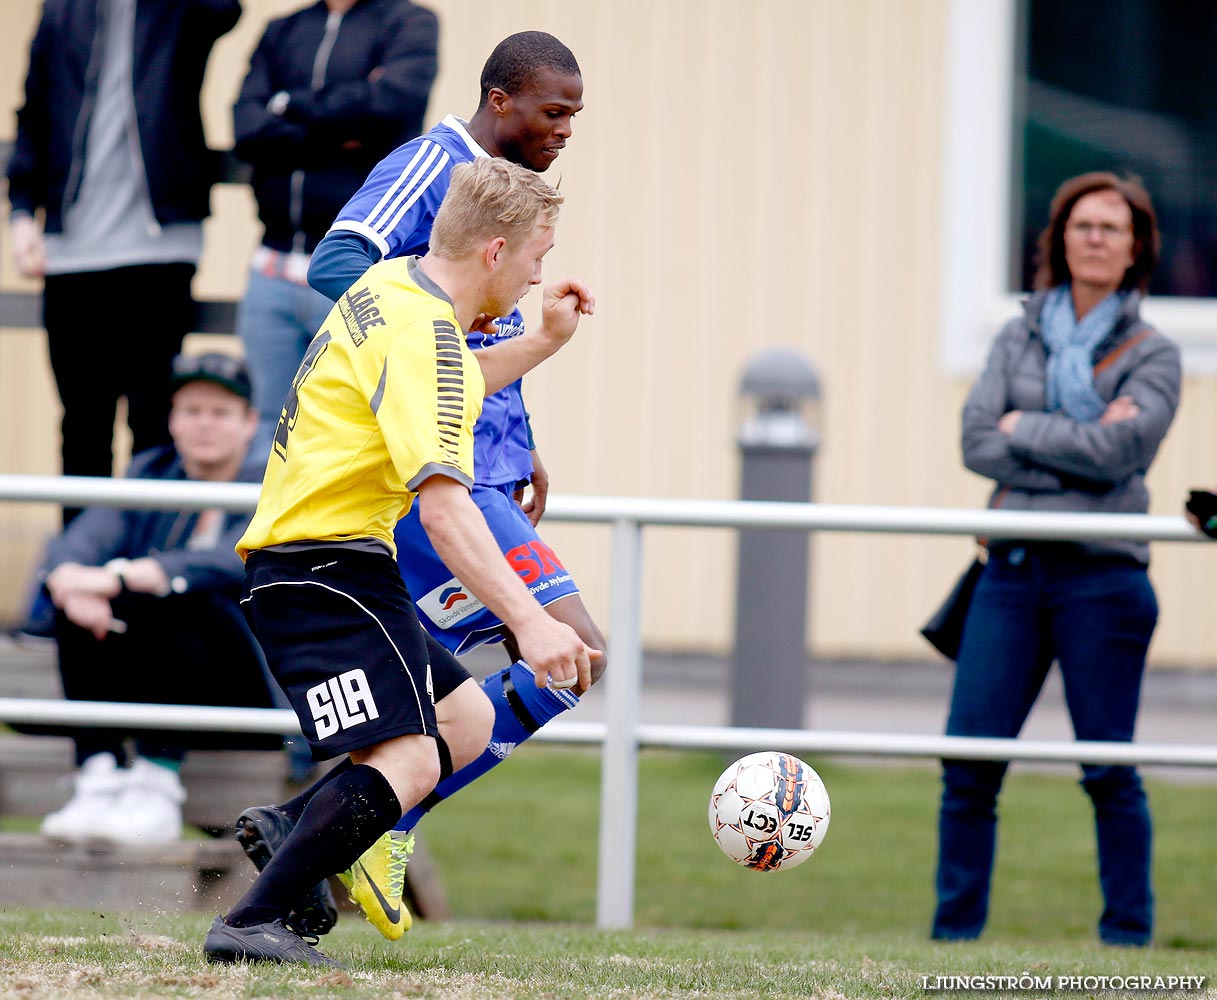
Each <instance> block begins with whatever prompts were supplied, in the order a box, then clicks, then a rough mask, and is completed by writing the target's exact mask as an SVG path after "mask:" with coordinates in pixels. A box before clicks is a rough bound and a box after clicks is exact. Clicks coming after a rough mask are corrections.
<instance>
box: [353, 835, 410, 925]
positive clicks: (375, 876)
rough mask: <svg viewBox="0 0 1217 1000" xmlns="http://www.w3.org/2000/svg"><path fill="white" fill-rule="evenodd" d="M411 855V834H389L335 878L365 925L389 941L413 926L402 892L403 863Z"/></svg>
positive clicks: (404, 880) (403, 886)
mask: <svg viewBox="0 0 1217 1000" xmlns="http://www.w3.org/2000/svg"><path fill="white" fill-rule="evenodd" d="M413 851H414V834H413V833H400V832H398V831H397V830H390V831H389V832H388V833H385V834H382V835H381V837H380V839H379V840H378V841H376V843H375V844H373V845H372V846H371V847H369V848H368V849H367V850H366V851H364V852H363V854H362V855H360V858H359V860H358V861H356V862H355V864H353V865H352V866H351V867H350V868H349V869H348V870H347V871H344V872H339V874H338V878H339V879H340V880H341V882H342V884H343V885H345V886H346V887H347V889H348V890H349V891H350V894H351V902H352V903H354V904H355V905H356V906H358V907H359V908H360V909H361V910H363V915H364V917H366V918H367V921H368V923H370V924H371V925H372V926H373V927H375V928H376V929H377V930H378V931H380V933H381V934H383V935H384V936H385V937H387V938H388V939H389V940H390V941H396V940H398V939H399V938H400V937H401V936H402V935H403V934H405V933H406V931H408V930H409V929H410V925H411V924H412V923H413V922H414V920H413V918H412V917H411V916H410V911H409V910H408V909H407V908H406V904H405V903H403V902H402V900H401V896H402V891H403V890H404V889H405V884H406V862H407V861H408V860H409V859H410V855H411V853H413Z"/></svg>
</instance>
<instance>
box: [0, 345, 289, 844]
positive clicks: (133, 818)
mask: <svg viewBox="0 0 1217 1000" xmlns="http://www.w3.org/2000/svg"><path fill="white" fill-rule="evenodd" d="M172 386H173V388H172V391H173V398H172V409H171V412H170V416H169V432H170V434H171V436H172V438H173V444H172V445H165V446H163V447H159V448H152V449H149V450H148V451H145V452H142V453H140V454H138V455H135V456H134V457H133V458H132V460H131V464H130V467H129V469H128V470H127V478H136V479H167V480H174V479H176V480H200V481H212V482H233V481H241V482H258V481H260V480H261V478H262V468H261V464H260V463H259V464H256V465H255V464H254V463H252V462H247V461H246V452H247V450H248V447H249V443H250V441H251V440H252V438H253V434H254V431H255V428H256V427H257V414H256V412H255V411H254V410H253V408H252V407H251V405H250V380H249V375H248V373H247V372H246V370H245V367H244V365H243V364H242V363H241V361H239V360H238V359H236V358H232V357H229V356H228V355H224V354H202V355H199V356H196V357H191V356H187V355H181V356H179V357H178V358H176V359H175V361H174V366H173V376H172ZM248 522H249V516H248V515H246V514H234V513H225V512H224V511H221V510H218V509H209V510H203V511H180V510H119V509H118V508H115V507H91V508H89V509H87V510H86V511H85V512H84V513H83V514H82V515H81V516H80V517H78V518H76V520H74V521H73V522H72V524H71V525H70V526H69V527H68V528H67V529H66V530H65V531H64V532H63V533H62V534H61V535H59V536H58V537H56V538H55V539H54V540H53V541H52V542H51V544H50V546H49V548H48V552H47V558H46V562H45V564H44V566H43V572H42V584H43V587H44V588H45V594H46V595H47V596H49V598H50V600H51V602H53V604H54V607H55V622H54V635H55V639H56V641H57V643H58V649H59V654H58V655H59V672H60V676H61V678H62V681H63V694H64V697H65V698H67V699H68V700H71V701H119V702H121V701H128V702H151V703H158V704H187V705H239V706H249V707H259V708H264V707H270V706H272V705H273V703H274V702H273V699H272V698H271V694H270V689H269V687H268V681H267V677H268V675H267V674H266V672H265V670H264V667H263V665H262V660H261V653H260V651H259V649H258V646H257V644H256V642H254V640H253V638H252V636H251V634H250V633H249V631H248V628H247V626H246V625H245V621H244V617H243V615H242V614H241V610H240V606H239V604H238V601H239V598H240V594H241V583H242V565H241V560H240V559H239V558H238V557H237V554H236V552H235V550H234V545H235V543H236V540H237V539H238V538H239V537H240V536H241V534H242V533H243V532H244V530H245V528H246V526H247V524H248ZM20 728H21V730H22V731H23V732H37V733H41V734H46V733H57V734H64V733H66V734H67V735H71V736H72V737H73V738H74V740H75V743H76V764H77V767H78V771H77V773H76V776H75V794H74V795H73V797H72V799H71V800H70V801H69V802H68V803H67V805H65V806H64V807H63V808H62V809H60V810H58V811H57V812H54V813H51V815H49V816H47V817H46V818H45V820H44V821H43V823H42V832H43V833H44V834H46V835H47V836H50V837H56V838H58V839H62V840H68V841H80V840H87V839H92V838H100V839H107V840H115V841H122V842H124V843H126V842H133V841H134V842H142V843H157V842H164V841H169V840H176V839H177V838H178V836H179V835H180V833H181V829H182V802H183V801H184V800H185V797H186V793H185V791H184V789H183V788H182V783H181V781H180V779H179V777H178V768H179V767H180V765H181V762H182V758H183V756H184V754H185V751H186V749H187V748H195V747H204V746H206V747H220V748H229V749H237V748H240V749H246V748H250V747H253V746H265V747H267V748H271V747H275V746H279V745H281V738H272V739H268V738H267V737H255V738H251V737H248V736H237V735H235V734H232V733H198V732H195V731H190V732H189V733H187V732H185V731H177V732H173V731H166V732H151V731H140V732H133V731H132V730H131V729H130V728H129V727H127V728H112V729H105V728H81V729H72V730H65V729H64V728H63V727H50V726H38V727H34V726H22V727H20ZM128 738H132V739H133V742H134V750H135V755H134V757H133V759H132V760H131V763H130V766H129V767H128V766H125V764H126V753H125V744H126V741H127V739H128Z"/></svg>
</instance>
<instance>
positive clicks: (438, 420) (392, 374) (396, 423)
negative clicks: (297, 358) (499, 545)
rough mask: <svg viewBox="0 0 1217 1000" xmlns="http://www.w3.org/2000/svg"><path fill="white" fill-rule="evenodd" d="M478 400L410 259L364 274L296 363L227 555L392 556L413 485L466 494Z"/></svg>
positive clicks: (453, 329)
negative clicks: (330, 546) (366, 542)
mask: <svg viewBox="0 0 1217 1000" xmlns="http://www.w3.org/2000/svg"><path fill="white" fill-rule="evenodd" d="M485 391H486V384H485V382H484V380H483V379H482V370H481V368H480V366H479V365H478V362H477V359H476V358H475V357H474V356H473V354H472V352H471V351H470V350H469V348H468V346H467V345H466V344H465V333H464V331H463V330H462V329H461V327H460V324H458V323H457V321H456V315H455V314H454V313H453V310H452V303H451V302H450V301H449V299H448V297H447V296H446V295H445V294H444V292H443V291H442V290H441V289H440V288H439V286H437V285H436V284H435V283H434V282H433V281H431V280H430V279H429V278H428V277H427V276H426V274H424V273H423V271H422V269H421V268H419V266H418V263H417V258H414V257H399V258H395V259H393V260H386V261H381V262H380V263H379V264H376V265H374V266H373V267H371V268H369V269H368V271H367V272H366V273H365V274H364V275H363V277H362V278H360V279H359V281H357V282H355V284H354V285H352V286H351V288H350V290H349V291H348V292H347V293H346V294H345V295H344V296H343V297H342V298H341V299H339V300H338V302H337V303H336V304H335V305H334V308H333V309H331V310H330V314H329V315H328V316H327V317H326V319H325V323H324V324H323V325H322V327H321V330H320V331H318V333H317V335H316V336H315V337H314V338H313V341H312V343H311V344H310V345H309V348H308V351H307V352H306V353H305V356H304V360H303V361H302V362H301V363H300V369H299V370H298V371H297V372H296V378H295V380H294V381H293V383H292V388H291V392H289V393H288V396H287V400H286V401H285V402H284V404H283V410H282V412H281V414H280V416H279V424H278V427H277V428H276V430H275V441H274V446H273V447H272V449H271V454H270V457H269V458H268V459H267V464H266V476H265V478H264V479H263V482H262V493H261V496H260V497H259V499H258V509H257V512H256V513H255V514H254V517H253V520H252V521H251V522H250V525H249V528H248V530H247V531H246V532H245V534H244V535H243V536H242V538H241V540H240V541H239V542H238V543H237V552H238V553H239V554H240V555H241V557H242V558H244V557H245V556H246V555H247V554H248V553H249V552H250V551H252V550H253V549H261V548H266V547H267V546H270V545H282V544H285V543H289V542H300V541H347V540H350V539H356V538H374V539H378V540H380V541H382V542H384V544H385V545H386V546H388V550H389V551H390V552H392V553H394V554H396V548H395V546H394V544H393V527H394V525H396V524H397V521H398V520H399V519H400V518H401V517H402V515H403V514H405V512H406V511H407V510H409V509H410V504H411V502H412V501H413V499H414V497H415V495H416V494H415V491H416V489H417V488H418V485H419V484H420V483H422V482H423V481H424V480H425V479H427V478H428V477H429V476H432V475H437V474H438V475H443V476H448V477H450V478H452V479H455V480H457V481H458V482H461V483H464V484H465V485H466V486H470V487H471V486H472V485H473V425H474V423H475V422H476V421H477V418H478V415H479V414H480V413H481V410H482V398H483V396H484V395H485Z"/></svg>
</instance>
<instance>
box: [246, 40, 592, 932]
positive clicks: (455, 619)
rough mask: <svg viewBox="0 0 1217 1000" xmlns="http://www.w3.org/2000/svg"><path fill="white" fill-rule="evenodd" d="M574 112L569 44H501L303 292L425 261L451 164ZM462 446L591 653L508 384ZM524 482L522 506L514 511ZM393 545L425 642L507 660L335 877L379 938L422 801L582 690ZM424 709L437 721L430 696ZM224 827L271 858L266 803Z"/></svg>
mask: <svg viewBox="0 0 1217 1000" xmlns="http://www.w3.org/2000/svg"><path fill="white" fill-rule="evenodd" d="M582 108H583V78H582V74H581V73H580V70H579V64H578V62H577V61H576V60H575V57H574V55H573V54H572V53H571V51H570V49H568V48H567V47H566V46H565V45H563V44H562V42H560V41H559V40H558V39H556V38H554V37H553V36H552V35H549V34H546V33H545V32H540V31H525V32H520V33H518V34H515V35H511V36H509V37H508V38H506V39H504V40H503V41H502V42H500V43H499V44H498V45H497V46H496V47H495V49H494V51H493V52H492V53H491V54H490V57H489V58H488V59H487V61H486V64H485V66H484V67H483V69H482V76H481V96H480V100H479V104H478V108H477V111H476V112H475V113H474V115H473V117H472V118H470V119H469V120H468V121H463V120H462V119H460V118H457V117H455V116H453V115H449V116H448V117H446V118H445V119H444V120H443V121H442V122H440V123H439V124H438V125H436V126H435V127H434V128H432V129H431V130H430V131H429V132H427V133H426V134H424V135H422V136H420V137H418V138H417V139H414V140H412V141H410V142H407V143H406V144H404V145H402V146H399V147H398V148H397V149H396V150H394V151H393V152H392V153H390V154H389V155H388V156H387V157H385V158H384V159H383V160H382V161H381V162H380V163H379V164H378V165H377V166H376V167H375V168H374V169H373V171H372V173H371V174H370V175H369V176H368V179H367V180H366V181H365V182H364V185H363V187H362V188H360V190H359V191H358V192H356V193H355V194H354V195H353V196H352V197H351V199H350V201H348V203H347V205H346V207H345V208H343V210H342V211H341V212H340V213H339V215H338V218H337V220H336V221H335V222H334V224H333V226H332V227H331V229H330V231H329V233H328V234H327V235H326V236H325V238H324V239H322V241H321V242H320V243H319V244H318V245H317V248H316V250H315V251H314V253H313V257H312V262H311V264H310V266H309V272H308V279H309V283H310V284H311V285H312V286H313V287H314V288H316V289H317V290H318V291H320V292H323V293H324V294H326V295H328V296H329V297H330V298H332V299H335V300H337V299H338V298H339V296H341V295H342V294H343V293H344V292H346V290H347V289H348V288H349V287H350V286H351V284H352V283H353V282H354V281H355V280H356V279H357V278H359V277H360V276H361V275H362V274H363V272H364V271H365V270H366V269H367V268H368V267H370V266H371V265H372V264H374V263H376V262H377V261H378V260H381V259H382V258H386V257H400V256H405V255H411V254H417V253H425V252H426V250H427V247H428V242H429V240H430V237H431V225H432V222H433V221H434V219H435V213H436V211H437V210H438V209H439V206H440V203H441V202H442V201H443V199H444V195H445V194H446V193H447V190H448V182H449V176H450V174H451V171H452V169H453V167H455V166H456V165H457V164H460V163H465V162H468V161H470V160H473V159H475V158H477V157H479V156H499V157H503V158H505V159H508V160H511V161H513V162H515V163H518V164H520V165H522V166H525V167H528V168H530V169H532V170H536V171H538V172H543V171H545V170H546V169H548V168H549V166H550V165H551V164H552V163H553V161H554V160H555V159H556V158H557V156H558V154H559V153H560V151H561V150H562V148H563V147H564V146H565V145H566V142H567V140H568V139H569V138H570V136H571V132H572V119H573V118H574V116H575V114H576V113H578V112H579V111H580V110H581V109H582ZM488 319H489V318H488ZM486 327H487V329H484V330H475V331H471V332H470V333H469V337H468V343H469V346H470V347H471V348H474V349H475V350H476V349H478V348H480V347H485V346H488V345H490V344H493V343H498V342H501V341H503V340H505V339H508V338H511V337H515V336H518V335H519V334H521V333H523V331H524V321H523V317H522V315H521V314H520V311H519V309H518V308H517V309H516V310H515V311H513V312H512V314H511V315H510V316H507V317H500V318H498V319H497V320H495V321H494V325H493V327H491V326H490V324H489V322H487V324H486ZM490 329H492V330H493V332H488V330H490ZM474 449H475V450H474V475H475V478H476V482H475V485H474V488H473V491H472V492H473V499H474V501H475V502H476V503H477V505H478V507H479V508H481V510H482V513H483V514H484V515H485V517H486V521H487V523H488V524H489V525H490V528H491V531H492V532H493V534H494V536H495V539H496V541H497V542H498V543H499V546H500V548H501V550H502V552H503V554H504V556H505V558H506V559H507V560H508V562H509V563H511V565H512V566H513V567H514V568H515V570H516V572H517V573H518V574H519V576H520V577H521V579H523V581H524V582H525V583H526V584H527V585H528V587H529V589H530V591H531V592H532V594H533V596H534V597H535V598H536V599H537V601H539V602H540V603H541V604H542V605H543V606H544V607H545V608H546V610H547V611H548V612H549V614H550V615H551V616H552V617H554V618H556V619H558V620H559V621H562V622H564V623H566V624H568V625H570V626H571V627H572V628H573V629H574V630H575V631H576V632H577V633H578V635H579V637H580V638H581V639H582V640H583V641H584V642H585V643H586V644H587V645H588V646H590V647H592V648H594V649H598V650H603V649H604V646H605V643H604V636H603V634H602V633H601V631H600V629H599V627H598V626H597V625H596V623H595V621H594V620H593V619H592V617H591V615H590V614H589V613H588V611H587V608H586V607H585V606H584V604H583V601H582V599H581V598H580V596H579V591H578V588H577V586H576V585H575V582H574V580H573V579H572V577H571V574H570V573H568V572H567V571H566V569H565V568H564V567H563V566H562V563H561V561H560V560H559V559H558V557H557V555H556V554H555V553H554V551H553V549H551V548H550V547H549V546H548V545H546V544H545V542H544V541H542V540H541V538H540V537H539V536H538V535H537V532H536V524H537V522H538V521H539V520H540V518H541V516H542V514H543V513H544V510H545V498H546V492H547V489H548V477H547V476H546V475H545V471H544V467H543V466H542V465H541V464H540V460H539V458H538V456H537V454H536V449H535V447H534V444H533V441H532V436H531V431H530V428H529V424H528V413H527V411H526V410H525V408H524V401H523V398H522V396H521V392H520V383H519V382H518V381H517V382H515V383H513V384H512V385H510V386H508V387H507V388H505V389H503V390H501V391H500V392H497V393H495V394H493V395H491V396H487V397H486V400H485V403H484V405H483V408H482V415H481V417H480V419H479V420H478V422H477V424H476V426H475V427H474ZM528 486H531V497H530V498H529V499H528V502H524V500H525V492H526V488H527V487H528ZM396 543H397V550H398V564H399V566H400V569H401V573H402V576H403V578H404V579H405V582H406V586H407V589H408V590H409V592H410V593H411V594H412V595H414V597H415V604H416V607H417V609H418V612H419V618H420V620H421V621H422V623H423V625H424V626H425V627H426V628H427V630H428V631H429V632H430V634H431V635H432V636H434V637H435V639H436V640H438V641H439V642H440V643H442V644H443V645H444V646H446V647H447V648H448V649H450V650H452V651H453V652H456V653H463V652H465V651H467V650H469V649H472V648H474V647H475V646H478V645H481V644H482V643H486V642H500V641H501V642H504V643H505V644H506V647H507V650H508V653H509V655H510V656H511V658H512V659H513V661H514V662H513V663H512V664H511V666H509V667H507V668H505V669H503V670H502V671H500V672H498V673H496V674H492V675H491V676H490V677H488V678H487V679H486V681H485V682H484V683H483V689H484V690H485V692H486V694H487V695H488V696H489V698H490V700H491V702H492V704H493V705H494V708H495V723H494V729H493V733H492V735H491V739H490V741H489V743H488V746H487V749H486V751H485V752H484V753H483V754H482V755H481V757H479V758H478V759H477V760H475V761H474V762H473V763H471V764H468V765H466V766H465V767H463V768H461V769H460V770H459V771H457V772H456V773H454V774H452V775H450V776H449V777H447V778H445V779H444V780H443V781H441V782H440V783H439V785H438V786H437V787H436V789H435V791H434V792H433V793H432V794H431V795H429V796H428V797H427V798H426V799H424V800H423V802H421V803H420V804H419V805H418V806H416V807H415V808H414V809H412V810H410V811H409V812H408V813H407V814H406V815H405V816H403V817H402V821H401V822H400V823H399V824H398V826H397V828H396V830H394V831H391V832H390V833H389V834H386V835H385V836H384V837H383V838H382V839H381V841H379V842H378V843H377V845H376V846H375V847H373V848H372V849H371V850H369V851H368V852H367V853H366V854H365V855H364V857H363V858H362V859H361V861H360V864H361V865H362V866H363V870H362V871H361V872H360V873H359V876H360V877H359V878H355V879H349V878H344V879H343V881H344V882H347V883H348V885H349V887H350V888H351V890H352V898H353V899H354V900H355V901H356V902H357V903H359V905H360V906H361V908H362V909H363V911H364V915H365V916H366V917H367V918H368V920H369V921H370V922H371V923H372V924H373V925H374V926H375V927H376V928H377V929H378V930H380V932H381V933H382V934H384V935H385V936H386V937H388V938H390V939H391V940H395V939H397V938H399V937H400V936H401V935H402V933H403V932H404V931H405V929H406V928H407V927H408V926H409V921H410V917H409V914H408V912H407V911H406V909H405V907H404V906H402V905H400V897H401V894H402V889H403V884H404V870H405V858H406V856H407V855H408V853H409V850H410V848H411V847H412V844H413V841H412V838H411V837H410V831H411V830H412V829H413V827H414V826H415V824H416V823H417V822H418V821H419V820H420V819H421V818H422V816H423V815H425V813H426V812H427V811H429V810H430V808H431V807H432V806H434V805H435V804H436V803H438V802H440V801H442V800H443V799H444V798H447V797H448V796H450V795H452V794H453V793H454V792H456V791H458V790H459V789H460V788H463V787H464V786H465V785H467V784H469V783H470V782H471V781H473V780H474V779H476V778H478V777H480V776H481V775H482V774H484V773H486V772H487V771H488V770H490V769H491V768H492V767H494V766H495V765H497V764H499V763H500V762H501V761H502V760H504V759H506V757H507V756H508V755H509V754H510V753H511V751H512V750H513V749H514V748H515V747H516V746H518V745H519V744H520V743H522V742H523V741H524V740H526V739H528V738H529V736H531V735H532V734H533V733H534V732H536V731H537V730H538V729H539V728H540V727H541V726H543V725H544V724H545V723H546V722H548V721H549V720H550V719H552V718H554V717H555V716H556V715H558V714H560V713H561V712H564V711H566V710H567V709H569V708H572V707H574V706H575V705H576V704H578V695H579V694H581V693H582V691H583V688H582V687H581V686H576V687H575V688H574V689H573V690H555V689H554V688H553V687H545V686H538V685H537V683H536V678H535V677H534V675H533V672H532V671H531V670H530V669H529V667H528V666H527V664H525V663H524V662H522V661H521V660H520V659H519V656H518V651H517V650H516V648H515V643H514V641H513V639H512V637H511V635H510V634H509V633H508V632H506V630H505V629H504V627H503V623H502V621H500V620H499V619H498V618H497V617H496V616H495V615H494V614H493V613H492V612H491V611H490V610H489V609H487V608H485V607H483V606H482V604H481V603H480V602H479V601H478V600H477V599H476V598H475V597H473V595H472V593H471V592H470V591H469V589H468V588H467V587H465V586H464V585H463V584H462V583H461V581H460V580H459V579H457V578H456V577H455V575H454V574H453V573H452V572H451V571H450V570H449V569H448V568H447V567H446V566H445V565H444V563H443V560H441V559H440V558H439V556H438V555H437V554H436V552H435V549H434V547H433V546H432V545H431V542H430V540H429V539H428V537H427V534H426V532H425V531H423V529H422V527H421V524H420V523H419V518H418V514H417V512H412V513H410V514H409V515H407V516H406V517H405V518H403V519H402V520H401V521H400V522H399V523H398V526H397V531H396ZM604 666H605V658H604V657H600V658H599V659H596V660H594V661H593V662H592V677H591V679H592V681H593V682H594V681H595V680H597V679H598V678H599V677H600V676H601V675H602V674H603V671H604ZM437 711H438V712H439V713H440V715H441V717H442V715H443V712H444V706H443V702H442V700H441V702H440V703H439V705H438V706H437ZM306 794H307V793H306ZM238 826H239V827H243V828H244V831H245V839H244V840H243V844H251V845H257V846H258V847H259V848H263V850H262V852H261V853H260V854H258V853H255V852H254V851H252V850H250V849H249V847H248V846H247V853H249V854H250V857H251V858H252V859H253V860H254V862H255V864H258V863H259V861H260V860H261V864H265V859H266V858H268V857H269V853H267V852H266V851H265V850H264V848H266V847H270V848H271V849H272V850H273V842H274V841H276V840H278V839H279V838H280V836H281V835H282V834H281V833H280V832H279V831H280V830H282V829H285V828H286V827H285V824H284V823H283V821H282V817H281V816H280V815H278V814H277V810H276V809H275V807H265V806H264V807H257V808H255V809H251V810H247V811H246V812H245V813H244V814H243V815H242V817H241V819H240V820H238ZM261 864H259V867H261Z"/></svg>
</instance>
